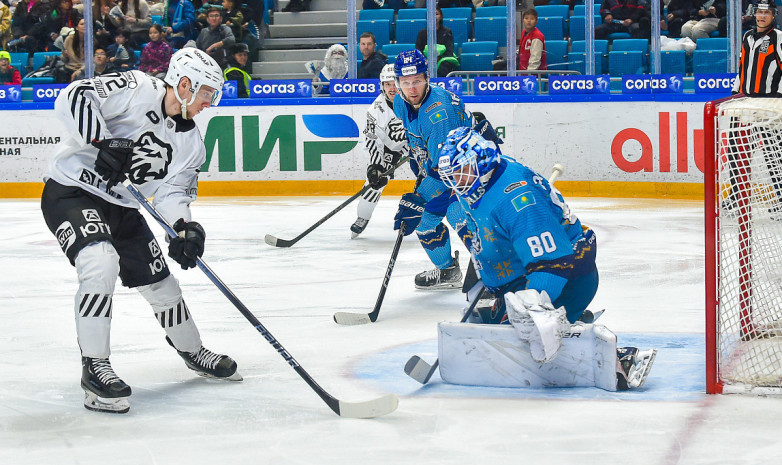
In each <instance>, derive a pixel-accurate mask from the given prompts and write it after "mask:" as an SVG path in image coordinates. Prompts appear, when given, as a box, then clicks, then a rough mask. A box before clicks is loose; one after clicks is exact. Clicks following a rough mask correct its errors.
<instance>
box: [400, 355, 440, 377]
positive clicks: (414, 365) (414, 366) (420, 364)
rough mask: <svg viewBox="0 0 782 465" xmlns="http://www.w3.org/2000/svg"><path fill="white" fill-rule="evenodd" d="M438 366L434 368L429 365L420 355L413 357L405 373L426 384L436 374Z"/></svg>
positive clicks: (407, 364)
mask: <svg viewBox="0 0 782 465" xmlns="http://www.w3.org/2000/svg"><path fill="white" fill-rule="evenodd" d="M437 365H438V364H437V363H435V365H434V366H432V365H429V364H428V363H426V362H425V361H424V360H423V359H422V358H421V357H419V356H418V355H413V356H412V357H410V360H408V361H407V363H406V364H405V373H406V374H407V376H409V377H411V378H413V379H414V380H416V381H418V382H419V383H421V384H426V383H428V382H429V379H430V378H431V377H432V375H433V374H434V370H435V369H436V368H437Z"/></svg>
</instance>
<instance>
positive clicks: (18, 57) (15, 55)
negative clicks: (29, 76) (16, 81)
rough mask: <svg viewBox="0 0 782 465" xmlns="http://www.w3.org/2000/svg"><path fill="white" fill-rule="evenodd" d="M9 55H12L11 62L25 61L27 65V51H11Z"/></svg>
mask: <svg viewBox="0 0 782 465" xmlns="http://www.w3.org/2000/svg"><path fill="white" fill-rule="evenodd" d="M9 55H11V63H24V65H25V66H27V57H28V56H29V55H28V53H27V52H11V53H9Z"/></svg>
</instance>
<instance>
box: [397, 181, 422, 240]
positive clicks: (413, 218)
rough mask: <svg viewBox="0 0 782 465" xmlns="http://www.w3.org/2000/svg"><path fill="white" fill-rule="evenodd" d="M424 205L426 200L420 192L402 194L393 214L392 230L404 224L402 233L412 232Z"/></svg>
mask: <svg viewBox="0 0 782 465" xmlns="http://www.w3.org/2000/svg"><path fill="white" fill-rule="evenodd" d="M425 205H426V201H425V200H424V198H423V197H421V195H420V194H416V193H415V192H408V193H407V194H405V195H403V196H402V199H401V200H400V201H399V210H397V212H396V215H395V216H394V231H396V230H398V229H399V228H400V227H401V226H402V225H403V224H404V225H405V230H404V231H405V234H404V235H405V236H407V235H408V234H410V233H412V232H413V231H414V230H415V228H416V227H418V223H420V222H421V215H423V214H424V206H425Z"/></svg>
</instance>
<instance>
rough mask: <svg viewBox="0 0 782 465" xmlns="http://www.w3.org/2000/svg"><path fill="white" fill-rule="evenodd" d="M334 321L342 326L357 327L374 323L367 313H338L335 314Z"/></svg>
mask: <svg viewBox="0 0 782 465" xmlns="http://www.w3.org/2000/svg"><path fill="white" fill-rule="evenodd" d="M334 321H335V322H336V323H337V324H340V325H346V326H355V325H365V324H367V323H372V320H371V319H370V318H369V315H367V314H366V313H350V312H337V313H335V314H334Z"/></svg>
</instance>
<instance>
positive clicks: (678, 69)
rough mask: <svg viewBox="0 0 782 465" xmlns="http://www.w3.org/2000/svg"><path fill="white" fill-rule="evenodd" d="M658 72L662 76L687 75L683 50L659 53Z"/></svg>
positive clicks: (685, 56)
mask: <svg viewBox="0 0 782 465" xmlns="http://www.w3.org/2000/svg"><path fill="white" fill-rule="evenodd" d="M660 71H661V72H662V73H663V74H681V75H685V74H687V52H685V51H684V50H665V51H662V52H660Z"/></svg>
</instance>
